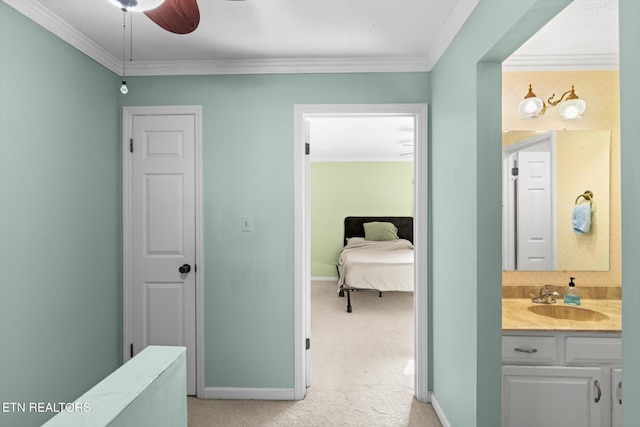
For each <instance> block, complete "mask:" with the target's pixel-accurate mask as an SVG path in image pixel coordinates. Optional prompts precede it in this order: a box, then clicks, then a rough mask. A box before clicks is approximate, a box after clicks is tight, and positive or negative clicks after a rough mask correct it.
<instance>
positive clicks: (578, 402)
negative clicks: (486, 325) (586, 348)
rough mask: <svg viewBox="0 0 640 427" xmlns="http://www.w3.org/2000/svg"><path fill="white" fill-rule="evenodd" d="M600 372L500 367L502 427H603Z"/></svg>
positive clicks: (537, 367) (558, 368) (586, 369)
mask: <svg viewBox="0 0 640 427" xmlns="http://www.w3.org/2000/svg"><path fill="white" fill-rule="evenodd" d="M601 383H602V369H601V368H582V367H564V366H508V365H507V366H503V367H502V396H503V398H502V427H540V426H544V427H602V408H601V406H602V404H601V401H602V391H601V388H600V385H601Z"/></svg>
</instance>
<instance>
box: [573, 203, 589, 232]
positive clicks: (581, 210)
mask: <svg viewBox="0 0 640 427" xmlns="http://www.w3.org/2000/svg"><path fill="white" fill-rule="evenodd" d="M571 222H572V223H573V231H574V232H576V233H579V234H586V233H588V232H589V228H591V206H589V205H588V204H584V205H575V207H574V208H573V214H572V215H571Z"/></svg>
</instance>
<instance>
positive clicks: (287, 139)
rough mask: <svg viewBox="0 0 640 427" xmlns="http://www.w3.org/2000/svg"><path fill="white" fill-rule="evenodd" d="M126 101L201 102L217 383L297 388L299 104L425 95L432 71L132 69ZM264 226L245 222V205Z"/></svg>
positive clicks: (208, 350) (208, 354) (210, 363)
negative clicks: (161, 73)
mask: <svg viewBox="0 0 640 427" xmlns="http://www.w3.org/2000/svg"><path fill="white" fill-rule="evenodd" d="M127 81H128V83H129V94H128V95H127V96H126V97H123V98H122V101H123V102H125V103H126V105H176V104H197V105H202V106H203V115H204V117H203V119H204V124H203V135H204V140H203V157H204V158H203V169H204V200H203V209H204V245H205V248H204V251H205V253H204V255H205V258H206V265H205V267H206V271H205V274H206V280H205V281H206V283H205V289H204V292H205V297H204V299H205V300H204V304H205V327H204V334H205V349H204V350H205V366H206V368H205V375H206V380H205V383H206V386H207V387H267V388H292V387H293V379H294V378H293V366H294V364H293V354H294V352H293V326H294V325H293V286H294V283H293V259H294V253H293V238H294V235H293V224H294V200H293V196H294V194H293V184H294V182H293V164H294V159H293V106H294V104H323V103H325V104H326V103H328V104H333V103H344V104H351V103H355V104H358V103H403V102H410V103H414V102H417V103H420V102H425V100H426V97H427V96H428V93H429V85H428V75H427V74H426V73H372V74H339V75H331V74H306V75H302V74H291V75H287V74H285V75H247V76H243V75H235V76H223V75H219V76H174V77H139V78H128V79H127ZM242 215H251V216H252V217H253V226H254V231H253V232H252V233H243V232H241V231H240V216H242Z"/></svg>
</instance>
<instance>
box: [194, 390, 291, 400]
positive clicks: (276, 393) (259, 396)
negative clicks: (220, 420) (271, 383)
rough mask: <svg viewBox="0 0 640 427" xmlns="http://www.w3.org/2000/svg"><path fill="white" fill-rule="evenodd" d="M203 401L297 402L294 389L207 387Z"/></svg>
mask: <svg viewBox="0 0 640 427" xmlns="http://www.w3.org/2000/svg"><path fill="white" fill-rule="evenodd" d="M202 398H203V399H237V400H295V397H294V390H293V388H245V387H205V389H204V395H203V396H202Z"/></svg>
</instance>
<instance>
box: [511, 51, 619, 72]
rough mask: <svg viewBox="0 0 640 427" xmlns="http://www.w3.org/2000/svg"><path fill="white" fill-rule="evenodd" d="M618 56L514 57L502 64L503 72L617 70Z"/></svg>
mask: <svg viewBox="0 0 640 427" xmlns="http://www.w3.org/2000/svg"><path fill="white" fill-rule="evenodd" d="M619 66H620V65H619V56H618V54H599V55H596V54H594V55H580V54H576V55H512V56H510V57H509V58H508V59H506V60H505V61H504V62H503V63H502V70H503V71H567V70H617V69H619Z"/></svg>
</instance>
